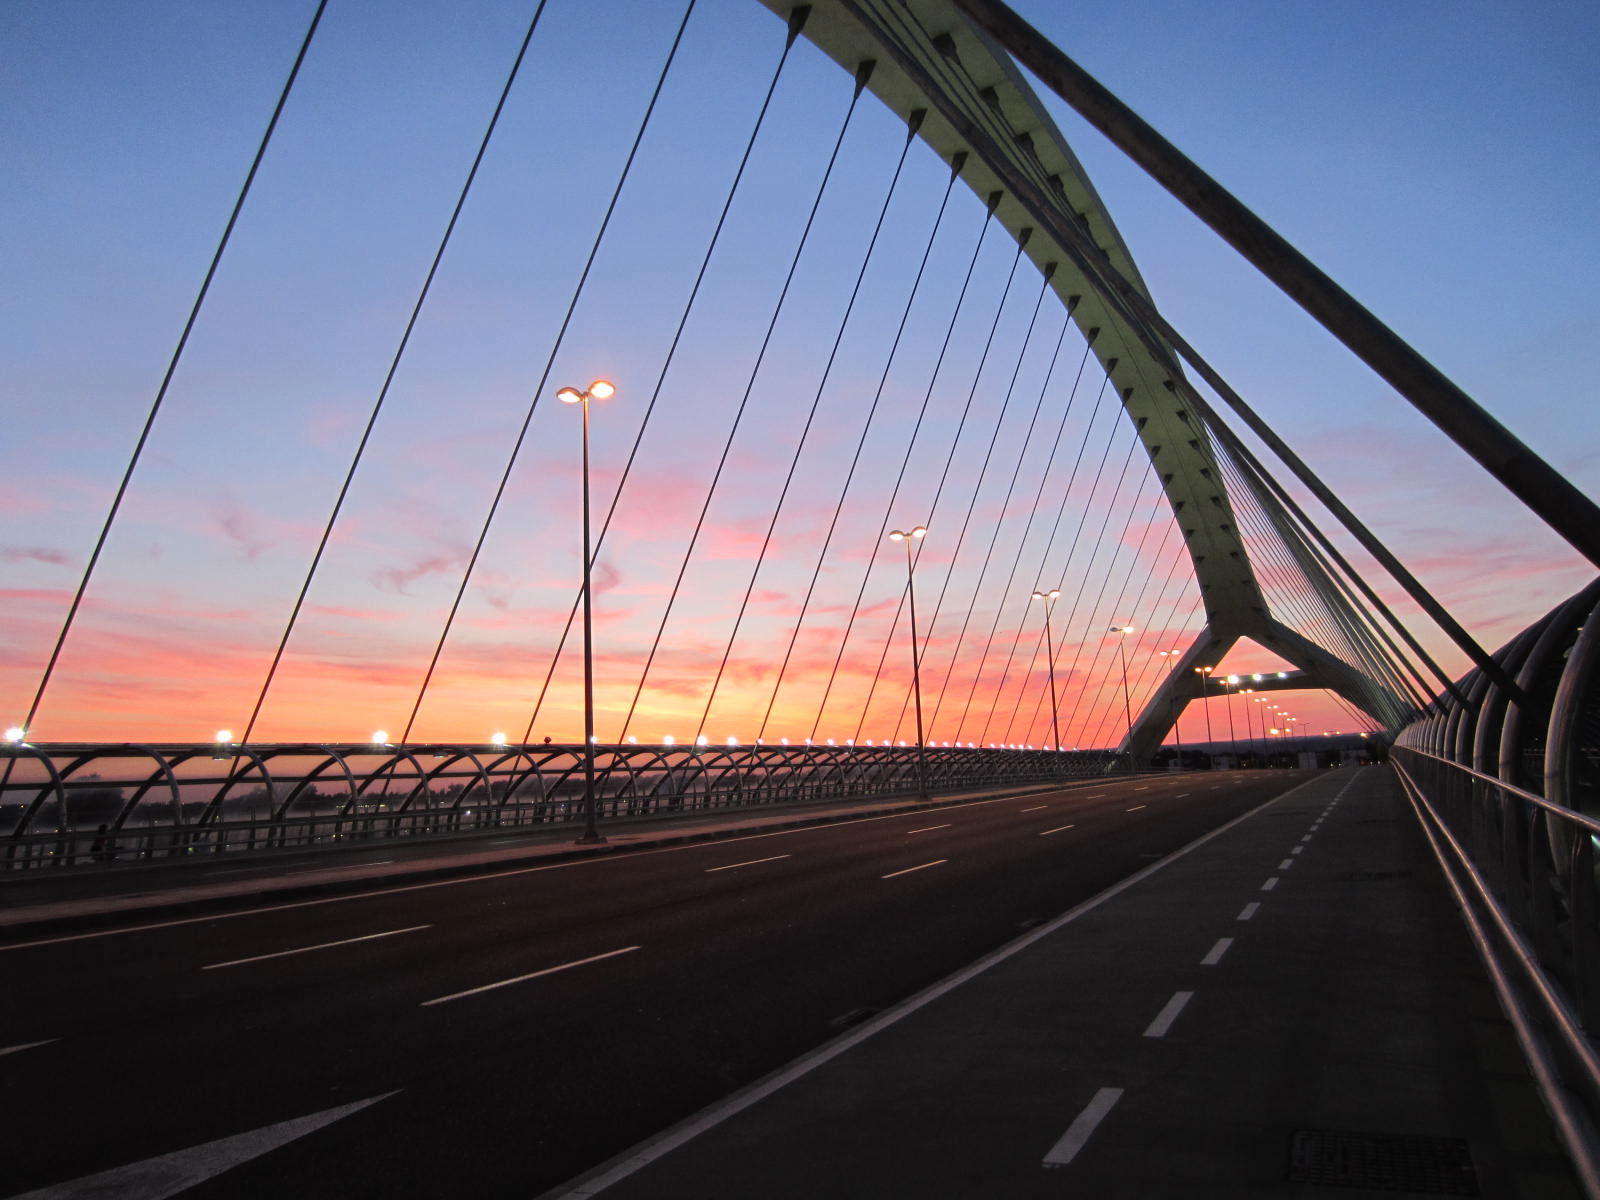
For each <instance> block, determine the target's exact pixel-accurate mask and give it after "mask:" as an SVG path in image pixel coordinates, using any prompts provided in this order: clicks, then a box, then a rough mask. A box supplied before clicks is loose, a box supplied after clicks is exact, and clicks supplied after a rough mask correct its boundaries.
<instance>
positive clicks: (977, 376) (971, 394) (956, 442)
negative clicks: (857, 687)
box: [856, 229, 1048, 740]
mask: <svg viewBox="0 0 1600 1200" xmlns="http://www.w3.org/2000/svg"><path fill="white" fill-rule="evenodd" d="M1031 232H1032V231H1031V230H1027V229H1024V230H1022V231H1021V233H1020V234H1018V236H1017V252H1016V255H1015V256H1014V257H1013V258H1012V260H1011V271H1010V273H1009V274H1008V275H1007V276H1006V286H1005V288H1004V290H1003V291H1002V292H1001V294H1000V303H999V304H998V305H997V306H996V307H995V310H994V320H993V321H992V322H991V323H990V325H989V336H988V338H987V339H985V341H984V343H983V353H982V354H981V355H979V357H978V369H977V370H976V371H974V372H973V376H972V387H971V388H969V389H968V391H967V402H966V404H965V406H964V407H963V408H962V410H961V419H960V421H958V422H957V423H956V432H955V436H954V437H952V438H951V439H950V452H949V453H948V454H947V455H946V456H945V460H944V470H943V471H942V472H940V474H939V486H938V487H937V488H935V489H934V493H933V503H932V504H930V505H929V506H928V523H929V524H932V523H933V521H934V519H935V514H936V513H937V512H938V510H939V500H940V499H941V498H942V497H943V495H944V488H945V484H946V483H947V482H948V481H949V478H950V466H951V464H952V463H954V462H955V457H956V450H957V448H958V447H959V446H960V445H961V434H962V433H963V432H964V431H965V429H966V427H967V417H968V415H969V414H970V413H971V412H972V402H973V400H974V398H975V397H976V396H977V394H978V383H979V381H980V380H981V379H982V378H983V369H984V367H985V366H987V365H988V362H989V352H990V350H992V349H993V347H994V338H995V332H996V331H997V330H998V329H999V328H1000V317H1001V315H1002V314H1003V313H1004V312H1005V308H1006V302H1007V301H1008V300H1009V299H1010V298H1011V285H1012V283H1013V282H1014V281H1015V280H1016V277H1017V267H1018V265H1019V264H1020V263H1021V262H1022V251H1023V249H1024V248H1025V247H1026V246H1027V244H1028V236H1029V234H1030V233H1031ZM1047 286H1048V280H1046V282H1045V283H1044V284H1041V285H1040V289H1039V299H1038V300H1037V301H1035V302H1034V314H1035V316H1037V315H1038V311H1039V304H1040V303H1042V302H1043V300H1044V289H1045V287H1047ZM1028 331H1029V333H1030V334H1031V333H1032V331H1033V326H1032V324H1031V323H1030V324H1029V326H1028ZM1026 349H1027V342H1026V341H1024V342H1023V345H1022V349H1021V350H1019V351H1018V358H1017V362H1018V366H1019V367H1020V365H1021V361H1022V359H1021V355H1022V353H1023V351H1025V350H1026ZM1015 377H1016V376H1015V372H1013V375H1012V378H1013V380H1015ZM1010 403H1011V392H1010V390H1009V389H1008V390H1007V392H1006V402H1005V404H1002V405H1001V407H1000V415H999V417H998V418H997V419H996V421H995V427H994V433H993V435H991V436H990V438H989V449H988V451H987V452H986V453H985V454H984V457H983V471H987V470H988V468H989V456H990V455H991V454H993V453H994V443H995V439H996V438H998V437H999V436H1000V425H1001V423H1002V422H1003V421H1004V420H1005V415H1006V409H1007V408H1008V407H1009V405H1010ZM978 481H979V484H980V485H981V484H982V482H983V472H982V471H980V472H979V479H978ZM976 500H977V492H976V491H974V492H973V502H976ZM892 511H893V501H891V502H890V508H889V509H887V510H885V512H884V515H883V529H887V528H888V527H889V519H890V514H891V512H892ZM971 519H972V504H970V503H969V504H968V506H967V516H966V520H964V521H963V522H962V525H961V535H960V537H958V538H957V539H956V548H955V551H954V552H953V553H952V555H951V558H950V569H951V570H952V571H953V570H954V569H955V560H956V556H957V555H959V554H960V553H961V543H962V541H963V540H964V539H965V537H966V534H967V522H969V521H971ZM883 529H880V530H879V532H878V539H877V541H876V542H875V543H874V545H873V553H872V561H876V559H877V553H878V550H879V548H880V546H881V544H882V541H883ZM915 557H916V559H917V560H918V561H920V560H921V558H922V549H921V547H918V549H917V550H916V552H915ZM867 569H868V571H870V570H871V569H872V564H871V562H869V563H868V566H867ZM949 585H950V573H949V572H948V571H947V572H946V573H945V582H944V586H945V587H948V586H949ZM909 593H910V581H909V580H908V581H907V587H906V590H905V591H904V592H902V593H901V597H900V603H899V604H898V605H896V607H895V612H894V620H893V621H891V622H890V624H889V632H888V635H887V636H886V637H885V638H884V642H883V652H882V653H881V654H879V656H878V667H877V670H876V671H874V672H873V675H872V684H871V686H870V687H869V688H868V689H867V699H866V702H865V703H863V704H862V706H861V715H860V718H859V720H858V721H857V723H856V739H857V740H860V737H861V730H862V728H863V727H864V726H865V725H866V721H867V714H868V712H869V711H870V710H871V708H872V697H873V694H874V693H875V692H876V691H877V689H878V681H879V679H880V678H882V676H883V664H884V663H885V661H887V659H888V657H889V647H890V646H891V645H892V644H893V642H894V630H895V626H896V625H898V624H899V623H900V613H901V612H902V611H903V610H904V607H905V599H906V596H907V595H909ZM939 602H940V603H941V604H942V603H943V602H944V588H941V589H940V591H939ZM934 619H935V620H937V619H938V606H937V605H935V615H934ZM923 645H924V647H926V645H927V640H926V639H924V640H923Z"/></svg>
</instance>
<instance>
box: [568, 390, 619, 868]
mask: <svg viewBox="0 0 1600 1200" xmlns="http://www.w3.org/2000/svg"><path fill="white" fill-rule="evenodd" d="M616 391H617V389H616V388H614V387H612V386H611V384H610V383H608V382H606V381H605V380H604V379H596V380H595V381H594V382H593V383H591V384H590V385H589V388H588V390H587V391H582V392H580V391H578V389H577V388H569V387H564V388H562V389H561V390H560V391H558V392H557V393H556V399H557V400H560V401H562V402H563V403H565V404H581V405H582V406H583V836H582V837H580V838H579V839H578V843H579V845H586V844H593V843H596V842H603V841H605V838H603V837H601V836H600V832H599V830H597V829H596V828H595V823H594V614H593V604H592V601H591V597H590V594H589V583H590V566H591V564H590V562H589V558H590V552H589V401H590V400H609V399H610V398H611V397H612V396H613V395H615V394H616Z"/></svg>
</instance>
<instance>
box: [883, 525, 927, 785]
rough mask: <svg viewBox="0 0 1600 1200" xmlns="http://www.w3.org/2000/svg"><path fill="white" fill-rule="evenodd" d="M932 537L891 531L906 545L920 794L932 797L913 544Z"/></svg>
mask: <svg viewBox="0 0 1600 1200" xmlns="http://www.w3.org/2000/svg"><path fill="white" fill-rule="evenodd" d="M927 536H928V530H927V527H926V526H923V525H918V526H916V527H914V528H913V529H911V530H910V531H909V532H907V531H906V530H904V529H893V530H890V531H889V540H890V541H891V542H904V543H905V544H906V594H907V596H908V598H909V599H910V602H911V689H912V691H913V692H914V693H915V695H916V699H917V796H918V797H919V798H920V799H923V800H926V799H928V752H927V749H926V748H925V747H924V746H923V744H922V656H921V655H920V654H918V653H917V584H916V579H915V577H914V572H913V570H912V566H913V559H912V556H911V543H912V542H915V541H920V540H921V539H923V538H925V537H927Z"/></svg>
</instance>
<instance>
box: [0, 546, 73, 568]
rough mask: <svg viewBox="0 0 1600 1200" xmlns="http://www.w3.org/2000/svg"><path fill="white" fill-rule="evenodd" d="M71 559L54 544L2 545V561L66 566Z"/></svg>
mask: <svg viewBox="0 0 1600 1200" xmlns="http://www.w3.org/2000/svg"><path fill="white" fill-rule="evenodd" d="M70 561H71V560H70V559H69V558H68V557H67V552H66V551H65V550H57V549H55V548H54V547H52V546H0V562H41V563H48V564H50V565H51V566H53V567H64V566H66V565H67V563H68V562H70Z"/></svg>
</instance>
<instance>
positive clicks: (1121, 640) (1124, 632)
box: [1107, 625, 1133, 775]
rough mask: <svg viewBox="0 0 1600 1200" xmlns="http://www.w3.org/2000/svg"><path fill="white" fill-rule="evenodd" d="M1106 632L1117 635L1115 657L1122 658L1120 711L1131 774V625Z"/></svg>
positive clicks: (1120, 626) (1116, 626) (1116, 627)
mask: <svg viewBox="0 0 1600 1200" xmlns="http://www.w3.org/2000/svg"><path fill="white" fill-rule="evenodd" d="M1107 632H1109V633H1114V634H1116V635H1117V657H1118V658H1119V659H1121V660H1122V712H1123V715H1124V716H1126V717H1127V718H1128V774H1129V775H1132V774H1133V701H1132V700H1131V699H1129V697H1128V635H1129V634H1130V633H1132V632H1133V626H1132V625H1113V626H1111V627H1110V628H1109V629H1108V630H1107Z"/></svg>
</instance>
